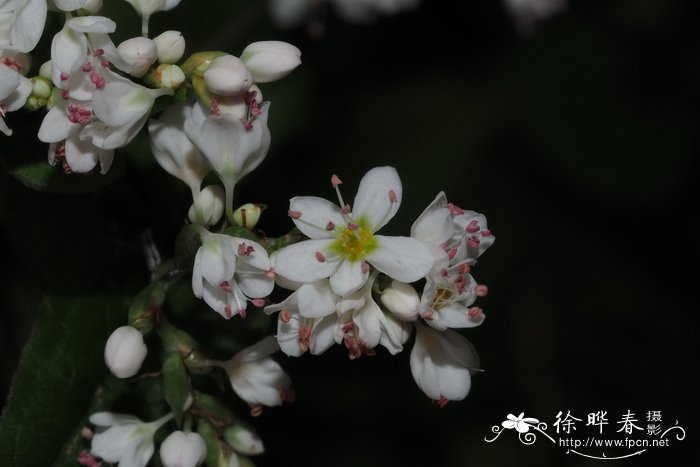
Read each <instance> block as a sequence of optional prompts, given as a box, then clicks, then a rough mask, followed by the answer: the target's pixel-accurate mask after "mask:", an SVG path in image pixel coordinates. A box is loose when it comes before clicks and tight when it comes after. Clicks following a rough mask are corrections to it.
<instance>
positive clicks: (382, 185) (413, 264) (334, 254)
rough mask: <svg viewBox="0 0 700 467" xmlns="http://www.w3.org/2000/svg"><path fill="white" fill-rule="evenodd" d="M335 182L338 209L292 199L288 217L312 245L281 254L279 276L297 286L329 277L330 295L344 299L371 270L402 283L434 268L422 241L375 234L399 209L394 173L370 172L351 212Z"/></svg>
mask: <svg viewBox="0 0 700 467" xmlns="http://www.w3.org/2000/svg"><path fill="white" fill-rule="evenodd" d="M331 182H332V185H333V187H334V188H335V189H336V191H337V193H338V199H339V204H340V206H336V205H334V204H332V203H330V202H329V201H326V200H325V199H322V198H317V197H312V196H297V197H294V198H292V199H291V200H290V208H289V215H290V217H292V219H293V221H294V224H295V225H296V226H297V228H298V229H299V230H300V231H301V232H302V233H303V234H304V235H306V236H307V237H309V238H310V240H305V241H302V242H299V243H296V244H293V245H290V246H288V247H285V248H283V249H282V250H280V251H278V252H277V254H276V257H275V272H276V273H277V274H279V275H281V276H283V277H285V278H286V279H288V280H291V281H295V282H299V283H308V282H315V281H318V280H320V279H324V278H328V277H329V278H330V287H331V289H332V291H333V292H334V293H335V294H337V295H339V296H341V297H344V296H346V295H348V294H351V293H352V292H354V291H356V290H359V289H360V288H361V287H362V286H363V285H364V284H365V283H366V282H367V279H368V277H369V270H370V265H372V266H373V267H375V268H376V269H377V270H379V271H380V272H383V273H385V274H386V275H388V276H389V277H392V278H394V279H397V280H399V281H401V282H414V281H417V280H418V279H421V278H423V277H425V275H426V274H427V273H428V272H429V271H430V269H431V268H432V266H433V256H432V255H431V253H430V251H429V250H428V248H427V247H426V246H425V245H424V244H423V243H422V242H421V241H419V240H416V239H413V238H409V237H388V236H382V235H375V232H376V231H378V230H379V229H380V228H381V227H383V226H384V225H385V224H386V223H387V222H388V221H389V220H391V218H392V217H394V215H395V214H396V211H397V210H398V208H399V206H400V204H401V196H402V187H401V180H400V179H399V176H398V174H397V173H396V169H394V168H393V167H377V168H374V169H372V170H370V171H369V172H367V174H365V176H364V177H363V178H362V181H361V182H360V187H359V188H358V191H357V196H356V197H355V201H354V205H353V206H352V207H350V206H349V205H346V204H345V202H344V201H343V199H342V196H341V195H340V191H339V189H338V186H339V185H340V184H341V181H340V179H338V177H336V176H333V178H332V180H331Z"/></svg>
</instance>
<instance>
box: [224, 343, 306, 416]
mask: <svg viewBox="0 0 700 467" xmlns="http://www.w3.org/2000/svg"><path fill="white" fill-rule="evenodd" d="M278 350H279V345H277V341H276V340H275V338H274V337H273V336H268V337H266V338H264V339H263V340H261V341H260V342H258V343H257V344H254V345H252V346H250V347H246V348H245V349H243V350H241V351H240V352H238V353H237V354H236V355H234V356H233V358H231V359H230V360H228V361H225V362H212V363H213V364H214V365H217V366H220V367H222V368H223V369H224V370H226V374H227V375H228V378H229V381H230V382H231V387H232V388H233V390H234V392H235V393H236V394H237V395H238V397H240V398H241V399H243V400H244V401H245V402H247V403H248V404H249V405H250V406H251V409H252V413H253V414H254V415H257V414H259V413H260V410H262V406H268V407H273V406H277V405H282V402H284V401H287V400H289V399H290V397H291V394H292V393H291V390H290V386H291V384H292V382H291V380H290V379H289V376H287V374H286V373H285V372H284V370H282V367H280V366H279V364H278V363H277V362H275V361H274V360H273V359H272V358H271V357H270V355H272V354H273V353H275V352H276V351H278Z"/></svg>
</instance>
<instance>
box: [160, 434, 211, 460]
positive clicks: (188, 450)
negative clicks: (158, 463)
mask: <svg viewBox="0 0 700 467" xmlns="http://www.w3.org/2000/svg"><path fill="white" fill-rule="evenodd" d="M206 456H207V446H206V444H205V443H204V439H203V438H202V437H201V436H200V435H198V434H197V433H187V434H185V433H183V432H182V431H174V432H172V433H170V435H169V436H168V437H167V438H165V440H164V441H163V444H161V445H160V459H161V460H162V461H163V465H164V466H165V467H195V466H197V465H201V464H202V462H204V459H205V458H206Z"/></svg>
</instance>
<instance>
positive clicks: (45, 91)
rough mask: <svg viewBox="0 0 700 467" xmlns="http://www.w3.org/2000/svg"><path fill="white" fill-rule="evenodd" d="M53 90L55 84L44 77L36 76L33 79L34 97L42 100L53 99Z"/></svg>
mask: <svg viewBox="0 0 700 467" xmlns="http://www.w3.org/2000/svg"><path fill="white" fill-rule="evenodd" d="M52 89H53V84H52V82H51V80H50V79H46V78H44V77H42V76H35V77H33V78H32V94H31V95H32V96H34V97H38V98H40V99H48V98H49V97H51V90H52Z"/></svg>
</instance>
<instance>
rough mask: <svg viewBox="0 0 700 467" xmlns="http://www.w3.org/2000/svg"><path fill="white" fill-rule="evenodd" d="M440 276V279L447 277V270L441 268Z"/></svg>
mask: <svg viewBox="0 0 700 467" xmlns="http://www.w3.org/2000/svg"><path fill="white" fill-rule="evenodd" d="M440 275H441V276H442V277H449V275H450V273H449V271H448V270H447V269H445V268H442V269H441V270H440Z"/></svg>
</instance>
